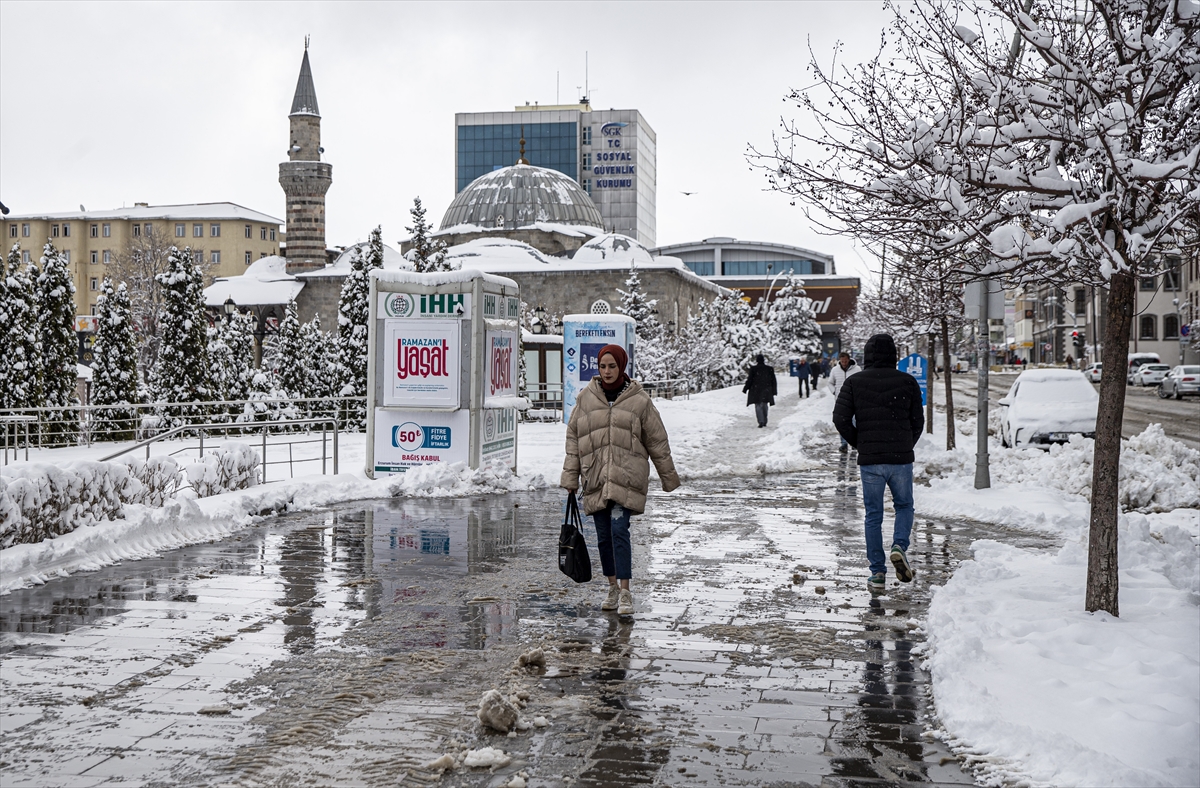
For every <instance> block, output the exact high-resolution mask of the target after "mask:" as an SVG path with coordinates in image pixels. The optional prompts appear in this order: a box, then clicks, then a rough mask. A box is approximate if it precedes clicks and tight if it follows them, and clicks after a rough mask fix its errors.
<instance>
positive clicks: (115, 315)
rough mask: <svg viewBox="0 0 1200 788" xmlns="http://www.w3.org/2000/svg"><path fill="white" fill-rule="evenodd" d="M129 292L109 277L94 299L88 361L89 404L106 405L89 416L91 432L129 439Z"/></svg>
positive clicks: (132, 349)
mask: <svg viewBox="0 0 1200 788" xmlns="http://www.w3.org/2000/svg"><path fill="white" fill-rule="evenodd" d="M130 311H131V310H130V305H129V292H128V289H127V288H126V287H125V283H124V282H122V283H121V284H120V285H118V286H117V287H113V282H112V279H111V278H110V277H107V276H106V277H104V282H103V283H102V284H101V285H100V297H99V298H98V299H97V300H96V344H95V347H94V348H93V356H92V357H93V361H92V404H93V405H103V406H107V407H104V408H101V409H98V410H96V411H95V412H94V415H93V417H92V432H93V433H94V435H96V436H97V437H99V438H101V439H106V440H114V441H127V440H132V439H133V437H134V435H135V430H136V428H137V408H136V407H135V406H136V405H137V404H138V401H139V400H138V370H137V339H136V338H135V337H134V333H133V322H132V319H131V315H130Z"/></svg>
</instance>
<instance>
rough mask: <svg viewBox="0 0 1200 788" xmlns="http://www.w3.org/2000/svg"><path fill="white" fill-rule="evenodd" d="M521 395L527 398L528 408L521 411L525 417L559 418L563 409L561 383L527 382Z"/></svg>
mask: <svg viewBox="0 0 1200 788" xmlns="http://www.w3.org/2000/svg"><path fill="white" fill-rule="evenodd" d="M521 396H522V397H524V398H525V399H527V400H529V409H528V410H526V411H523V413H524V415H525V418H530V419H548V418H549V419H553V418H561V416H562V409H563V384H561V383H527V384H526V385H525V390H524V391H522V392H521Z"/></svg>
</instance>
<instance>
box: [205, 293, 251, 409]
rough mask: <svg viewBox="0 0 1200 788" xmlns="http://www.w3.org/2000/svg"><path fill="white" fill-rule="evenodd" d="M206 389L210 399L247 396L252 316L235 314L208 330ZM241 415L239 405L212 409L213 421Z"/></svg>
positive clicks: (234, 398)
mask: <svg viewBox="0 0 1200 788" xmlns="http://www.w3.org/2000/svg"><path fill="white" fill-rule="evenodd" d="M208 369H209V372H208V387H209V391H210V392H211V395H212V398H213V399H214V400H225V401H231V400H244V399H248V398H249V397H250V384H251V382H252V381H253V380H254V316H253V315H249V314H243V313H241V312H238V313H235V314H234V315H233V316H232V317H231V318H226V319H225V320H224V321H223V322H222V323H221V324H220V325H219V326H216V327H213V328H210V329H209V330H208ZM239 413H241V408H240V406H237V405H228V406H225V407H222V408H218V409H216V412H214V418H213V421H225V420H226V419H227V418H228V417H229V416H231V415H232V416H236V415H238V414H239Z"/></svg>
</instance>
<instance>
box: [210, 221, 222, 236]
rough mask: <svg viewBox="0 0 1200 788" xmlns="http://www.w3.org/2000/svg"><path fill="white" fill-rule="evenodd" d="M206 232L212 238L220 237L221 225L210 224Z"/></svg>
mask: <svg viewBox="0 0 1200 788" xmlns="http://www.w3.org/2000/svg"><path fill="white" fill-rule="evenodd" d="M208 234H209V235H210V236H212V237H213V238H220V237H221V225H219V224H210V225H209V226H208Z"/></svg>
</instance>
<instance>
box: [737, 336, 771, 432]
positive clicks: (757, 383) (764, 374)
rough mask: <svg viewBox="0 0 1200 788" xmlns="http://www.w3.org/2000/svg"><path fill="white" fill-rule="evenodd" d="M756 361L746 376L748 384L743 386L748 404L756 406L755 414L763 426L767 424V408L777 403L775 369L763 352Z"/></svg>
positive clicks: (755, 358)
mask: <svg viewBox="0 0 1200 788" xmlns="http://www.w3.org/2000/svg"><path fill="white" fill-rule="evenodd" d="M754 362H755V363H754V366H752V367H750V374H749V375H748V376H747V377H746V385H744V386H742V393H743V394H745V395H746V404H747V405H753V406H754V415H755V416H756V417H757V418H758V426H759V427H760V428H761V427H765V426H767V410H768V409H769V408H770V407H771V406H772V405H774V404H775V394H776V393H777V391H776V381H775V369H774V368H773V367H768V366H767V363H766V361H764V360H763V354H762V353H759V354H758V355H757V356H755V357H754Z"/></svg>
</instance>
